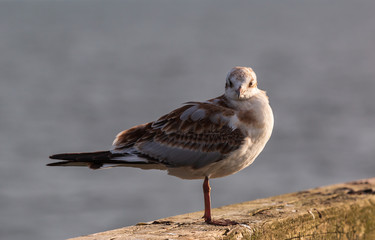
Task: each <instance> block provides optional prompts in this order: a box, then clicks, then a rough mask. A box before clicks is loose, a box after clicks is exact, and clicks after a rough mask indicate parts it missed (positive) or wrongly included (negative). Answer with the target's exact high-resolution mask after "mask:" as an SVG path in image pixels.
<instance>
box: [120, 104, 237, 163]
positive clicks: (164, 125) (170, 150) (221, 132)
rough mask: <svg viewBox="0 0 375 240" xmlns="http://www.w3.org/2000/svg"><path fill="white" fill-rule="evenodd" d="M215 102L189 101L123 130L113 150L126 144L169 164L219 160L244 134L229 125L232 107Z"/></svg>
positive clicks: (125, 147)
mask: <svg viewBox="0 0 375 240" xmlns="http://www.w3.org/2000/svg"><path fill="white" fill-rule="evenodd" d="M216 102H218V101H216ZM216 102H214V101H207V102H189V103H186V105H184V106H182V107H180V108H178V109H176V110H174V111H172V112H170V113H169V114H166V115H164V116H162V117H161V118H159V119H158V120H157V121H155V122H151V123H147V124H143V125H139V126H136V127H134V128H131V129H129V130H126V131H123V132H121V133H120V134H119V135H118V136H117V137H116V139H115V141H114V150H116V151H117V152H121V151H124V152H127V151H129V148H130V149H131V151H132V152H133V153H134V152H138V153H139V154H140V155H143V156H147V157H148V158H149V159H150V158H151V159H154V160H155V161H156V162H159V163H162V164H164V165H167V166H169V167H181V166H191V167H193V168H200V167H203V166H206V165H207V164H210V163H212V162H216V161H219V160H221V159H223V158H224V157H225V156H226V154H228V153H230V152H231V151H234V150H236V149H238V148H239V147H240V146H241V144H242V143H243V140H244V135H243V134H242V132H241V131H240V130H239V129H232V128H231V127H230V126H229V122H230V119H231V117H233V116H234V115H235V112H234V110H233V109H231V108H230V107H228V106H226V105H225V104H223V103H221V104H217V103H216Z"/></svg>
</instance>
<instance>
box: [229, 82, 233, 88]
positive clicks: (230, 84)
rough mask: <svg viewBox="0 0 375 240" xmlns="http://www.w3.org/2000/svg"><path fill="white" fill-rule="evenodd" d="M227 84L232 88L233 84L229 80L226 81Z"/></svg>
mask: <svg viewBox="0 0 375 240" xmlns="http://www.w3.org/2000/svg"><path fill="white" fill-rule="evenodd" d="M228 83H229V87H230V88H232V87H233V83H232V81H231V80H228Z"/></svg>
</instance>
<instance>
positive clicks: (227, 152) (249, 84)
mask: <svg viewBox="0 0 375 240" xmlns="http://www.w3.org/2000/svg"><path fill="white" fill-rule="evenodd" d="M272 128H273V114H272V110H271V107H270V106H269V102H268V97H267V96H266V93H265V92H264V91H262V90H260V89H258V88H257V79H256V75H255V73H254V72H253V70H252V69H251V68H245V67H235V68H233V69H232V70H231V71H230V72H229V73H228V76H227V79H226V87H225V94H224V95H222V96H220V97H217V98H214V99H211V100H208V101H205V102H188V103H186V104H185V105H184V106H182V107H180V108H177V109H176V110H174V111H172V112H170V113H168V114H166V115H164V116H162V117H161V118H159V119H158V120H156V121H154V122H150V123H146V124H142V125H138V126H135V127H133V128H130V129H128V130H125V131H123V132H120V133H119V134H118V135H117V137H116V139H115V140H114V142H113V147H112V149H111V150H109V151H102V152H94V153H66V154H57V155H52V156H51V157H50V158H52V159H62V160H65V161H59V162H55V163H51V164H49V166H89V167H90V168H93V169H97V168H100V167H102V166H105V165H109V166H128V167H138V168H142V169H160V170H167V171H168V173H169V174H171V175H174V176H177V177H180V178H183V179H206V181H207V186H208V179H209V178H217V177H223V176H227V175H230V174H233V173H236V172H238V171H240V170H241V169H243V168H245V167H247V166H249V165H250V164H251V163H252V162H253V161H254V159H255V158H256V157H257V156H258V155H259V153H260V152H261V151H262V150H263V148H264V146H265V144H266V142H267V141H268V139H269V138H270V136H271V132H272ZM206 181H205V183H206ZM205 194H206V193H205ZM205 196H206V195H205ZM206 209H207V208H206ZM206 215H209V218H210V219H211V217H210V213H208V212H206V213H205V217H207V216H206ZM206 220H207V218H206ZM210 221H211V220H210ZM207 222H209V221H207ZM211 222H212V221H211Z"/></svg>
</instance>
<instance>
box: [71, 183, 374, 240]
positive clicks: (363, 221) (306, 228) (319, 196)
mask: <svg viewBox="0 0 375 240" xmlns="http://www.w3.org/2000/svg"><path fill="white" fill-rule="evenodd" d="M202 215H203V212H195V213H188V214H184V215H179V216H174V217H169V218H164V219H160V220H157V221H154V222H149V223H139V224H137V225H136V226H130V227H125V228H120V229H116V230H111V231H107V232H102V233H96V234H92V235H88V236H83V237H78V238H73V239H74V240H125V239H126V240H128V239H156V240H159V239H207V240H208V239H290V240H291V239H375V178H371V179H365V180H360V181H355V182H349V183H344V184H337V185H332V186H326V187H320V188H315V189H310V190H306V191H301V192H296V193H290V194H285V195H280V196H275V197H270V198H265V199H259V200H254V201H250V202H244V203H239V204H233V205H229V206H224V207H221V208H216V209H213V216H214V217H215V218H226V219H231V220H235V221H237V222H239V223H240V224H239V225H235V226H229V227H221V226H211V225H207V224H205V223H204V222H203V220H202V219H201V217H202Z"/></svg>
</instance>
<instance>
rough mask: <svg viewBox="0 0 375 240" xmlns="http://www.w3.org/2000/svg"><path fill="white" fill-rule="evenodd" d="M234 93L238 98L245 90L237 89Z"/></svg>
mask: <svg viewBox="0 0 375 240" xmlns="http://www.w3.org/2000/svg"><path fill="white" fill-rule="evenodd" d="M235 92H236V95H237V97H238V98H240V97H241V95H242V94H244V92H245V90H244V89H242V88H241V87H239V88H238V89H236V90H235Z"/></svg>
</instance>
